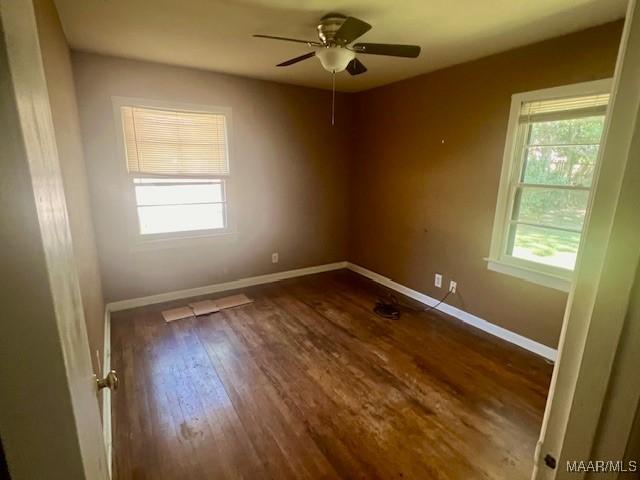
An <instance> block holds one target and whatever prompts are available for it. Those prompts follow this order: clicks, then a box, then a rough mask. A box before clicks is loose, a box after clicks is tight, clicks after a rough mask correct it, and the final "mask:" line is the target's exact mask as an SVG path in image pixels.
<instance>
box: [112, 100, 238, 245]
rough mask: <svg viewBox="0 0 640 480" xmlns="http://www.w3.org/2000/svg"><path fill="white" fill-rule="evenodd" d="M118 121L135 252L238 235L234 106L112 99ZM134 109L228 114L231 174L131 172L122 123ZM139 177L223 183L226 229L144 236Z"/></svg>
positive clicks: (124, 192) (123, 185) (124, 190)
mask: <svg viewBox="0 0 640 480" xmlns="http://www.w3.org/2000/svg"><path fill="white" fill-rule="evenodd" d="M111 101H112V106H113V113H114V119H115V123H116V136H117V143H118V151H119V162H118V163H119V171H120V178H121V188H120V191H121V193H122V195H123V197H124V198H125V203H126V206H127V208H126V213H125V217H126V218H125V220H126V222H127V227H128V228H127V230H128V232H129V235H128V236H129V237H130V240H131V242H130V243H132V244H133V245H134V249H146V248H150V247H151V248H154V247H158V248H163V247H173V246H176V244H184V245H185V246H187V245H189V244H192V243H193V242H198V241H202V240H206V239H210V238H214V237H229V236H233V235H235V234H236V233H237V232H236V223H235V214H234V213H235V210H234V205H235V203H236V202H235V195H234V192H235V189H234V182H233V175H234V166H233V163H234V162H233V157H234V155H233V119H232V110H231V108H230V107H222V106H212V105H199V104H191V103H182V102H165V101H159V100H151V99H144V98H134V97H118V96H114V97H111ZM125 106H131V107H139V108H150V109H157V110H168V111H175V112H187V113H212V114H217V115H224V117H225V128H226V140H227V158H228V170H229V173H228V175H173V174H172V175H157V174H141V173H139V172H129V171H128V168H127V156H126V146H125V138H124V128H123V124H122V114H121V107H125ZM135 178H176V179H198V178H202V179H206V180H213V179H215V180H222V189H223V192H224V200H225V202H224V203H225V208H224V213H223V214H224V219H225V222H226V223H225V227H224V228H211V229H204V230H182V231H178V232H163V233H153V234H143V233H141V232H140V221H139V215H138V203H137V199H136V193H135V186H136V184H135V182H134V179H135Z"/></svg>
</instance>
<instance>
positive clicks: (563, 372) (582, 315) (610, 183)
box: [532, 0, 640, 480]
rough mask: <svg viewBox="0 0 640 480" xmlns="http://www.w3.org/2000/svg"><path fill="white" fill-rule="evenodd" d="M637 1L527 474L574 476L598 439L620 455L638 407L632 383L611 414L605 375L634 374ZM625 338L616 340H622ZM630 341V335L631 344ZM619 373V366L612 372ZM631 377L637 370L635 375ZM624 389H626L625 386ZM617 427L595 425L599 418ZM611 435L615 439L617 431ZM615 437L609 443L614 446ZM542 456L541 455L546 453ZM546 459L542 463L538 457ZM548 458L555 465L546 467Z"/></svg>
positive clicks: (638, 227) (639, 83) (638, 230)
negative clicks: (629, 347)
mask: <svg viewBox="0 0 640 480" xmlns="http://www.w3.org/2000/svg"><path fill="white" fill-rule="evenodd" d="M638 52H640V8H638V6H637V2H636V0H630V2H629V5H628V9H627V16H626V21H625V27H624V31H623V34H622V41H621V45H620V50H619V53H618V61H617V64H616V71H615V75H614V86H613V91H612V97H611V103H610V106H609V114H608V118H607V124H606V126H605V134H604V142H603V147H602V152H601V158H600V161H599V164H600V172H599V180H598V185H597V186H596V190H595V192H594V195H593V204H592V206H591V216H590V221H589V227H588V230H587V232H586V235H585V238H584V241H583V244H582V246H581V254H580V256H579V259H578V266H577V269H576V277H575V281H574V284H573V287H572V289H571V292H570V294H569V299H568V303H567V308H566V311H565V317H564V318H565V319H564V323H563V327H562V333H561V336H560V345H559V349H558V361H557V363H556V367H555V369H554V372H553V377H552V381H551V388H550V391H549V398H548V400H547V408H546V411H545V416H544V421H543V425H542V429H541V433H540V440H539V442H538V445H537V448H536V455H535V466H534V471H533V475H532V478H533V479H534V480H543V479H544V480H547V479H564V478H571V479H579V478H584V473H580V472H578V473H575V472H568V471H567V461H580V460H584V461H588V460H596V459H599V458H595V457H594V455H597V454H598V452H601V451H602V450H601V447H602V445H608V448H607V454H608V455H612V456H611V457H608V458H606V459H611V460H622V458H623V456H624V453H625V447H626V439H627V438H628V435H629V432H630V431H631V427H632V424H633V417H634V413H635V409H636V408H637V401H638V395H640V392H638V391H637V390H638V388H640V386H629V389H633V390H635V395H634V394H630V395H629V396H628V398H627V399H626V404H627V406H628V407H629V406H632V405H633V402H634V400H635V406H634V407H633V412H631V414H629V412H628V411H627V412H624V411H621V409H618V412H617V414H616V413H615V412H613V414H616V415H617V417H616V418H615V419H614V418H613V417H611V414H612V411H611V410H610V408H609V407H610V406H611V405H610V397H611V395H615V393H613V390H612V388H614V387H615V384H614V383H613V382H612V381H611V380H612V378H613V377H614V375H615V374H617V375H619V374H620V372H632V371H633V370H631V367H632V364H631V363H630V361H631V358H632V357H633V356H629V355H626V356H623V355H621V354H620V351H621V348H622V347H623V346H624V341H629V340H631V339H629V338H628V337H626V335H627V334H632V335H633V334H635V335H636V338H635V339H634V340H635V345H640V335H639V332H637V330H638V329H635V330H636V331H634V330H633V329H632V330H629V329H628V328H627V330H626V331H625V337H622V332H623V329H624V328H625V324H626V319H627V312H628V309H629V304H630V300H631V298H632V297H631V295H632V292H633V286H634V280H635V278H636V273H637V269H638V264H639V261H640V214H639V213H638V206H639V205H640V161H639V160H640V117H639V115H640V111H639V107H640V55H638ZM621 340H623V342H621ZM631 343H633V342H631ZM616 372H617V373H616ZM636 375H637V373H636ZM629 393H632V392H629ZM605 421H607V422H609V423H610V422H614V423H615V425H616V428H615V429H613V430H611V429H609V430H607V429H605V428H602V425H603V422H605ZM616 436H617V438H615V437H616ZM613 444H615V445H617V446H616V447H615V448H613ZM547 456H548V457H547ZM545 458H547V461H545ZM553 460H555V464H556V466H555V468H553V467H552V466H550V464H553Z"/></svg>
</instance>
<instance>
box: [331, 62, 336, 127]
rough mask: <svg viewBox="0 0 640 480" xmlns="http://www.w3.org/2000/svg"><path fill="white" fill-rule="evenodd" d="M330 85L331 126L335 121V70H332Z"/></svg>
mask: <svg viewBox="0 0 640 480" xmlns="http://www.w3.org/2000/svg"><path fill="white" fill-rule="evenodd" d="M332 78H333V82H332V86H331V126H332V127H333V126H334V125H335V123H336V71H335V70H334V71H333V72H332Z"/></svg>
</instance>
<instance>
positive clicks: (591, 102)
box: [520, 93, 609, 122]
mask: <svg viewBox="0 0 640 480" xmlns="http://www.w3.org/2000/svg"><path fill="white" fill-rule="evenodd" d="M608 103H609V94H608V93H605V94H599V95H586V96H580V97H570V98H559V99H554V100H544V101H533V102H523V103H522V107H521V109H520V121H521V122H546V121H549V120H554V119H556V118H561V117H567V116H571V117H574V118H575V117H580V116H583V117H588V116H591V115H601V114H604V112H605V111H606V109H607V105H608Z"/></svg>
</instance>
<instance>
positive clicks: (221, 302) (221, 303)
mask: <svg viewBox="0 0 640 480" xmlns="http://www.w3.org/2000/svg"><path fill="white" fill-rule="evenodd" d="M251 302H253V300H251V299H250V298H249V297H247V296H246V295H245V294H244V293H239V294H238V295H231V296H230V297H222V298H216V299H215V300H214V301H213V303H215V304H216V305H217V306H218V308H219V309H220V310H222V309H224V308H233V307H239V306H240V305H246V304H247V303H251Z"/></svg>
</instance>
